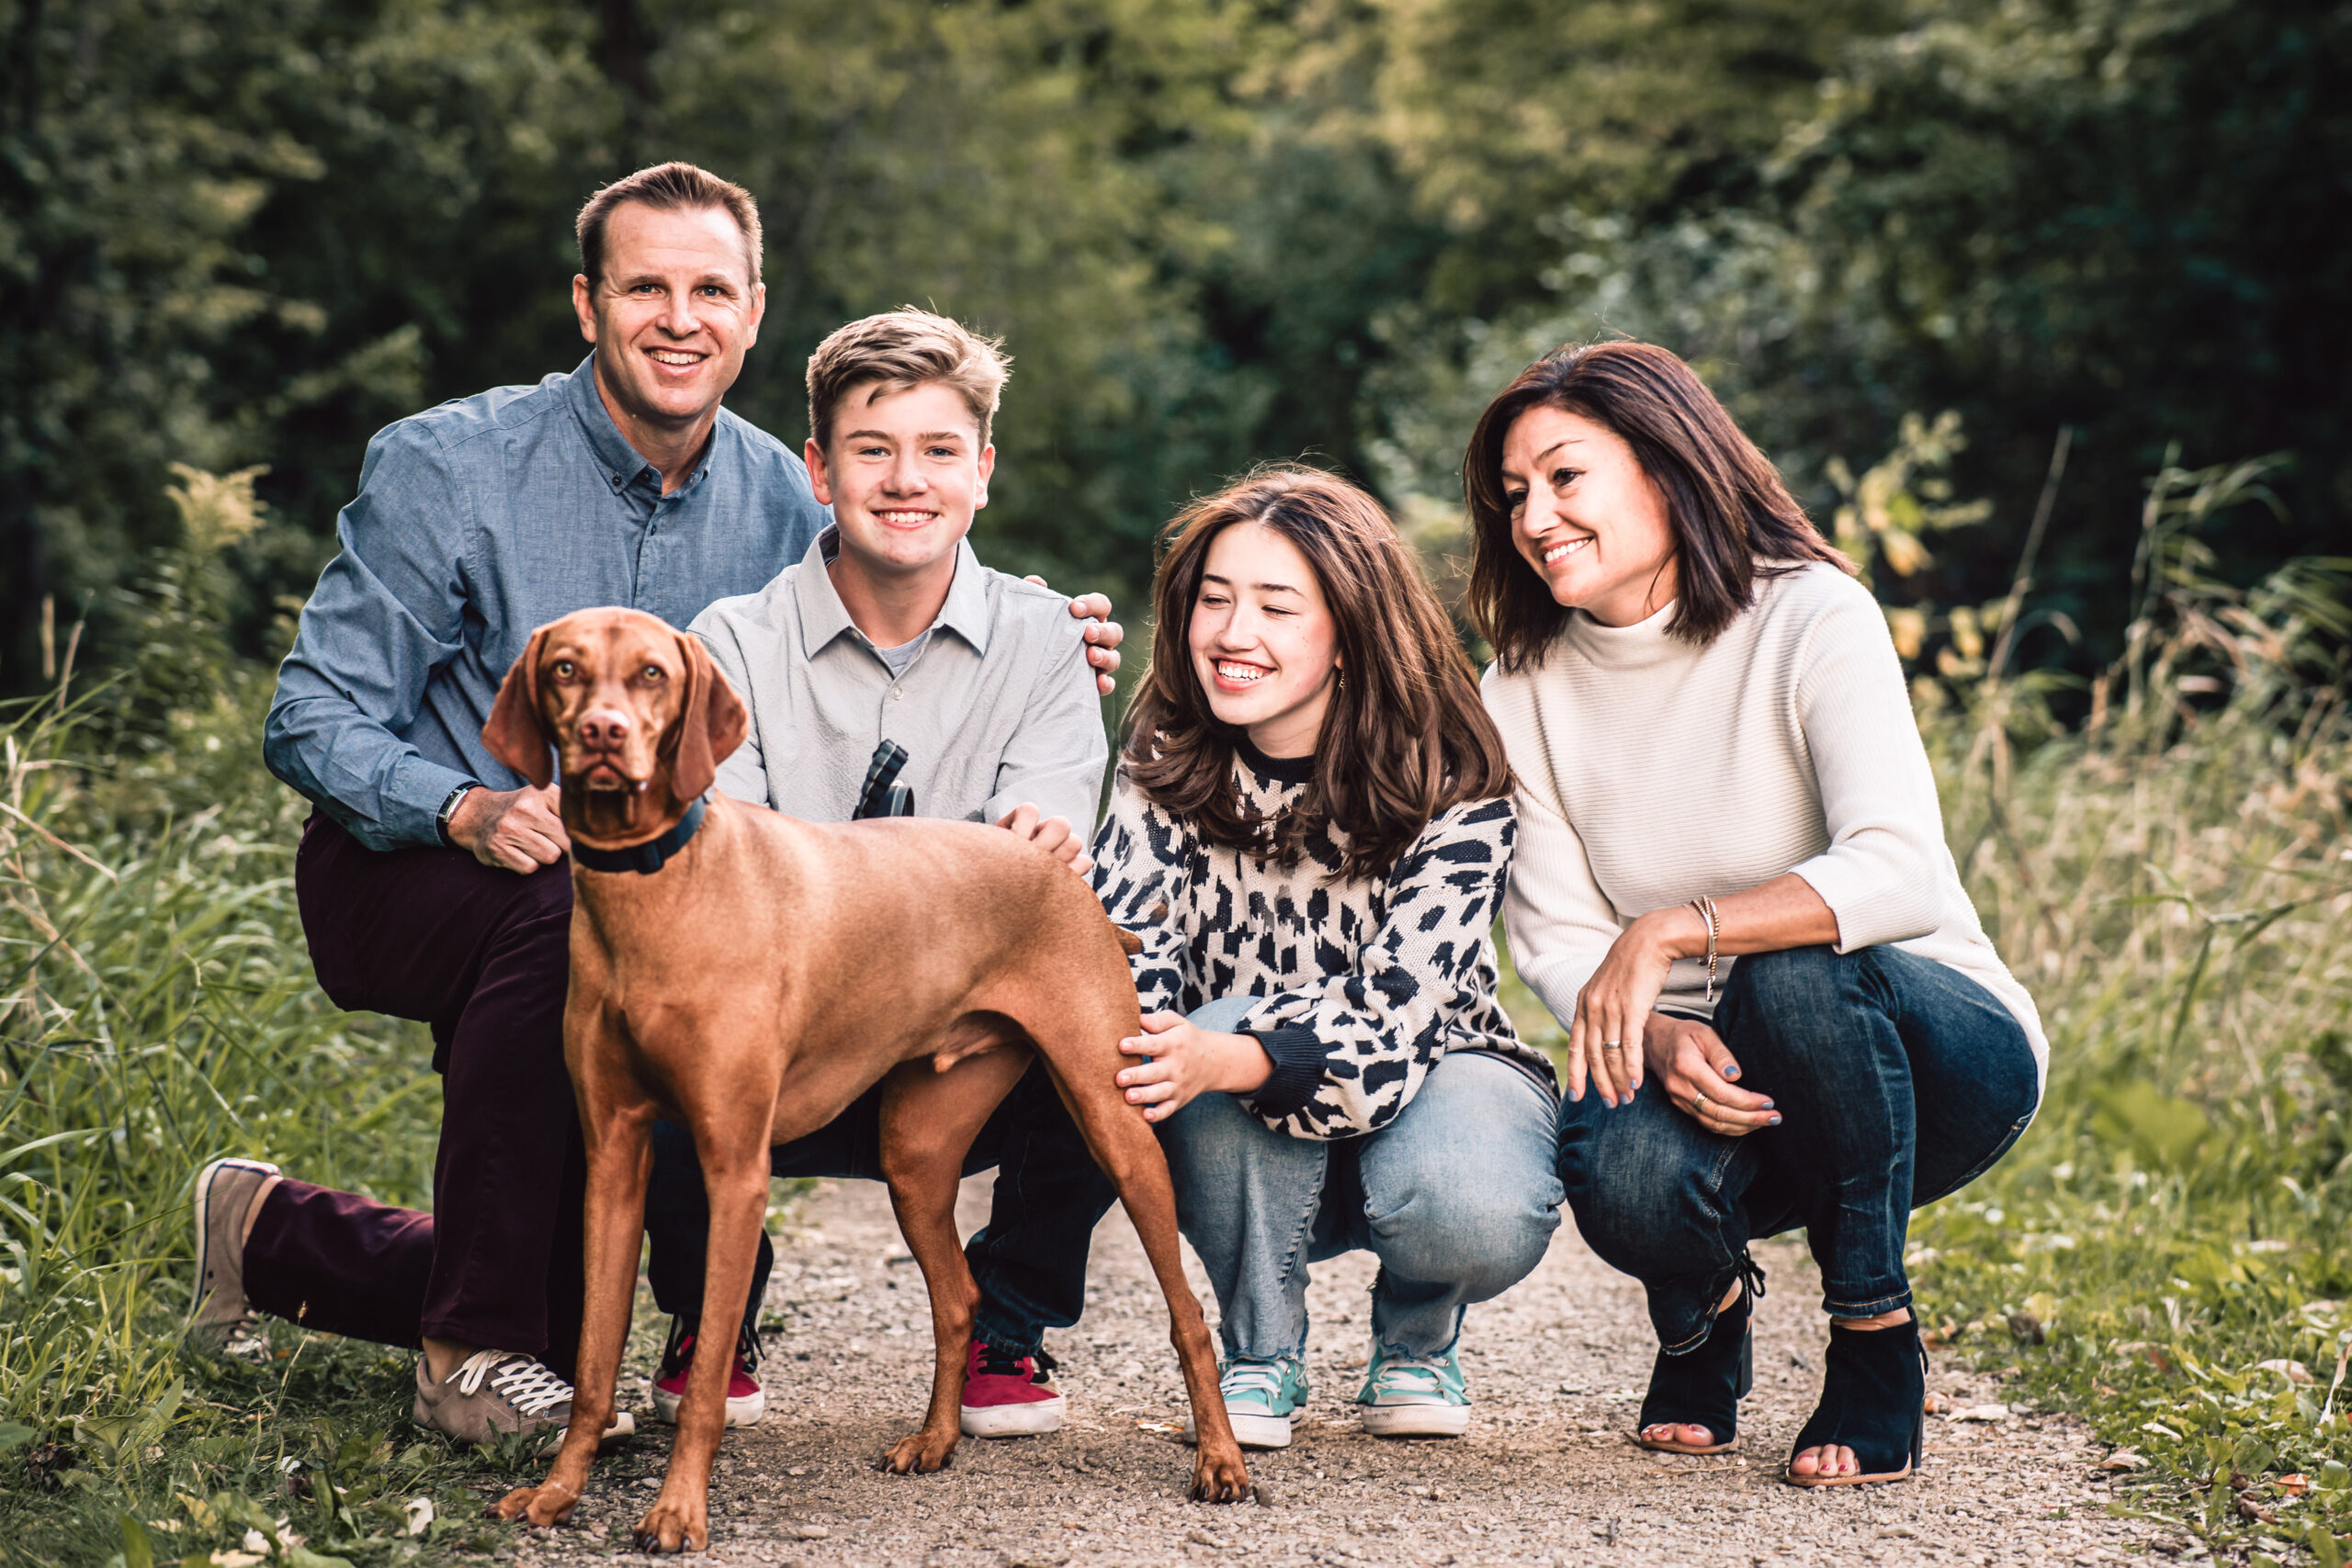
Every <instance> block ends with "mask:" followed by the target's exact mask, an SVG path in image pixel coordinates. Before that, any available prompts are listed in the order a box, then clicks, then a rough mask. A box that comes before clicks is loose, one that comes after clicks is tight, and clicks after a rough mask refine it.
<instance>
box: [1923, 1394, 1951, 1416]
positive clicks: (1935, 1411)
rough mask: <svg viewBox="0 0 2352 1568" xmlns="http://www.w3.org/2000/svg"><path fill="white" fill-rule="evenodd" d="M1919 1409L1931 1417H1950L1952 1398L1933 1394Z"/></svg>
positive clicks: (1946, 1395)
mask: <svg viewBox="0 0 2352 1568" xmlns="http://www.w3.org/2000/svg"><path fill="white" fill-rule="evenodd" d="M1919 1408H1920V1409H1922V1410H1924V1411H1926V1412H1927V1413H1928V1415H1930V1416H1949V1415H1951V1395H1949V1394H1942V1393H1931V1394H1929V1395H1928V1397H1927V1398H1926V1400H1924V1401H1923V1402H1922V1403H1921V1404H1920V1406H1919Z"/></svg>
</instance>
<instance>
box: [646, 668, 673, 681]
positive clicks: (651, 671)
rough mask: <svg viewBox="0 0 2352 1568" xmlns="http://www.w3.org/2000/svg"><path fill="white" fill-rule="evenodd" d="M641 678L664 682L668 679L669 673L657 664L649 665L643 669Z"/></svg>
mask: <svg viewBox="0 0 2352 1568" xmlns="http://www.w3.org/2000/svg"><path fill="white" fill-rule="evenodd" d="M643 677H644V679H646V680H648V681H666V680H668V679H669V678H670V672H669V671H667V670H664V669H662V666H660V665H659V664H649V665H647V666H646V667H645V670H644V671H643Z"/></svg>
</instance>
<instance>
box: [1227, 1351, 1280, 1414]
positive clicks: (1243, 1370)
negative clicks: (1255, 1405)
mask: <svg viewBox="0 0 2352 1568" xmlns="http://www.w3.org/2000/svg"><path fill="white" fill-rule="evenodd" d="M1217 1382H1218V1389H1217V1392H1218V1393H1221V1394H1223V1395H1224V1396H1225V1400H1226V1403H1227V1404H1231V1403H1233V1401H1235V1400H1237V1399H1246V1398H1248V1397H1250V1395H1252V1394H1256V1395H1259V1396H1260V1397H1261V1398H1263V1399H1264V1400H1265V1402H1266V1407H1267V1408H1268V1409H1272V1408H1273V1405H1274V1402H1275V1401H1276V1400H1278V1399H1280V1398H1281V1397H1282V1392H1283V1371H1282V1368H1280V1367H1279V1366H1276V1365H1275V1364H1274V1363H1272V1362H1271V1361H1236V1362H1234V1363H1233V1364H1232V1365H1231V1366H1229V1367H1227V1368H1226V1369H1225V1376H1224V1377H1222V1378H1220V1379H1218V1380H1217Z"/></svg>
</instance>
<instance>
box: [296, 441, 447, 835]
mask: <svg viewBox="0 0 2352 1568" xmlns="http://www.w3.org/2000/svg"><path fill="white" fill-rule="evenodd" d="M470 531H471V523H470V518H469V513H468V511H467V506H466V501H465V497H464V494H463V491H462V490H461V489H460V487H459V486H458V485H457V484H456V483H455V482H454V480H453V479H452V476H451V475H450V473H449V470H448V466H447V462H446V461H445V460H444V459H443V457H442V454H441V452H440V450H439V447H438V446H437V444H436V443H435V441H434V439H433V437H432V436H431V435H430V434H427V433H424V432H422V431H419V430H417V429H415V428H414V427H413V426H411V425H393V426H392V427H391V428H390V429H388V430H386V431H383V432H382V433H380V434H378V435H377V437H376V438H375V440H374V441H372V442H370V443H369V444H368V457H367V461H366V463H365V464H364V465H363V466H362V467H361V468H360V474H359V493H358V494H357V495H356V497H354V498H353V500H352V501H351V503H350V504H349V505H347V506H345V508H344V509H343V513H342V514H341V515H340V516H339V517H338V518H337V519H336V521H335V536H336V539H337V541H338V543H339V544H340V546H341V550H340V552H339V553H338V554H337V555H336V556H335V558H334V560H332V561H330V562H329V563H328V565H327V569H326V570H325V571H324V572H323V573H322V575H321V576H320V578H319V586H318V589H317V591H316V592H313V593H312V594H311V600H310V603H309V604H306V605H305V606H304V607H303V610H302V617H301V624H300V629H299V630H298V631H297V632H296V635H295V638H294V647H293V649H292V651H290V652H288V654H287V656H286V661H285V662H284V663H283V664H282V665H280V666H279V667H278V671H277V697H276V699H275V700H274V701H273V702H272V703H271V704H270V709H269V718H268V721H267V723H266V727H265V728H264V730H263V737H262V756H263V759H264V761H266V762H267V764H268V766H269V771H270V772H271V773H275V774H277V777H278V778H279V779H281V780H283V781H284V782H285V783H286V784H288V785H290V786H291V787H292V788H293V789H295V790H296V791H298V792H300V794H301V795H304V796H306V797H308V798H309V799H310V800H311V802H312V803H313V804H314V805H316V806H318V807H320V808H321V809H322V810H323V811H325V812H326V813H327V814H328V815H329V816H330V817H332V818H334V819H335V820H336V821H338V822H340V823H342V824H343V826H344V827H345V828H346V829H349V830H350V832H351V834H352V836H353V837H354V838H356V839H357V840H359V841H360V842H361V843H363V844H366V845H367V846H368V848H370V849H376V850H389V849H396V848H399V847H401V846H402V845H406V844H431V843H437V842H439V841H440V833H439V829H438V826H437V824H436V822H435V817H436V815H437V813H438V812H439V810H440V807H441V803H442V802H443V801H444V800H446V799H447V798H448V795H449V792H450V791H452V790H454V789H455V788H457V787H458V785H459V784H467V783H472V782H477V781H474V780H472V779H471V778H470V776H469V774H466V773H460V772H458V771H456V770H454V769H451V768H447V767H445V766H443V765H441V764H440V763H437V762H434V761H428V760H427V759H426V758H425V757H424V756H423V755H422V754H421V753H419V752H418V750H416V748H415V747H413V746H412V745H410V744H409V743H408V742H407V741H406V740H404V739H401V735H402V734H403V733H404V732H405V731H406V730H407V729H408V728H409V727H410V726H411V725H413V723H414V722H415V720H416V716H417V713H418V710H419V708H420V706H421V705H423V703H424V692H425V686H426V684H427V682H430V681H431V680H432V678H433V674H434V672H435V671H437V670H439V669H440V668H441V667H442V666H443V665H445V664H447V663H448V662H449V661H450V660H453V659H455V658H456V657H457V656H458V652H459V650H460V649H461V647H462V637H463V630H464V616H465V604H466V584H465V560H466V545H467V540H468V538H469V535H470Z"/></svg>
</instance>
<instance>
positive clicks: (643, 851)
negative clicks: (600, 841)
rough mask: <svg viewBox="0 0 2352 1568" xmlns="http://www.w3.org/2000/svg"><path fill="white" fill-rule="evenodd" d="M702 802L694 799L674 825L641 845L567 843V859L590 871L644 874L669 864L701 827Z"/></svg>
mask: <svg viewBox="0 0 2352 1568" xmlns="http://www.w3.org/2000/svg"><path fill="white" fill-rule="evenodd" d="M702 818H703V804H702V802H701V801H700V800H696V801H695V803H694V804H693V805H692V806H689V807H686V814H685V815H684V817H681V818H678V825H677V826H676V827H674V828H673V829H670V830H669V831H668V832H666V833H664V834H662V836H661V837H660V838H658V839H648V840H646V841H645V842H643V843H641V844H631V845H630V846H629V847H628V849H625V850H592V849H590V848H589V847H588V846H587V845H586V844H580V843H575V844H573V845H572V846H571V859H572V863H574V864H576V865H584V866H586V867H587V868H588V869H589V870H590V871H641V872H643V873H645V874H647V875H648V876H650V875H651V874H653V873H655V872H657V871H660V870H661V869H662V867H663V866H664V865H666V864H668V863H669V861H670V858H671V857H672V856H673V855H674V854H676V853H677V852H679V851H680V850H683V849H684V848H685V847H686V841H687V840H690V839H692V838H693V837H694V836H695V829H698V828H700V827H701V826H702Z"/></svg>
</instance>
